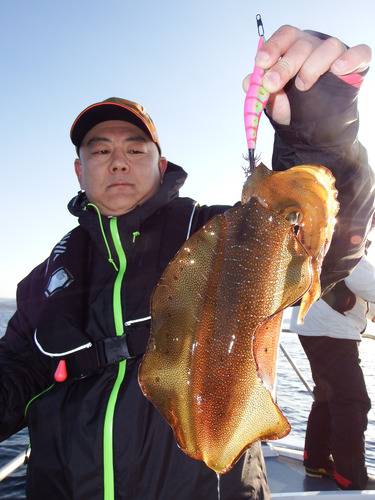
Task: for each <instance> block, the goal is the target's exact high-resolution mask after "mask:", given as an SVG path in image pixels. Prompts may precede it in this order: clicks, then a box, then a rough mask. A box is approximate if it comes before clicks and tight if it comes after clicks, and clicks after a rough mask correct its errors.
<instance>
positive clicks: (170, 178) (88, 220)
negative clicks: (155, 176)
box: [68, 162, 187, 246]
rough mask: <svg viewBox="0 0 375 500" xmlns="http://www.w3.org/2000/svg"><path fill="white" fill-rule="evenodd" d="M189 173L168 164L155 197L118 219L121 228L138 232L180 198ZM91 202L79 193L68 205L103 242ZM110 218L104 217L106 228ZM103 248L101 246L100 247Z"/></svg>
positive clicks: (93, 235)
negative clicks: (153, 217) (155, 214)
mask: <svg viewBox="0 0 375 500" xmlns="http://www.w3.org/2000/svg"><path fill="white" fill-rule="evenodd" d="M186 177H187V173H186V172H185V171H184V170H183V169H182V168H181V167H179V166H178V165H175V164H174V163H171V162H168V168H167V170H166V172H165V174H164V177H163V183H162V184H161V185H160V188H159V190H158V191H157V192H156V193H155V195H154V196H153V197H152V198H150V199H149V200H147V201H146V202H145V203H144V204H142V205H139V206H137V207H136V208H134V209H133V210H132V211H131V212H128V213H126V214H124V215H121V216H119V217H117V220H118V224H119V227H120V228H126V231H130V232H133V231H137V230H139V228H140V227H141V225H142V223H143V222H144V221H145V220H146V219H148V218H149V217H150V216H151V215H152V214H153V213H155V212H156V211H157V210H158V209H160V208H162V207H163V206H165V205H167V204H168V203H169V202H170V201H172V200H173V199H174V198H176V197H178V193H179V189H180V187H181V186H182V185H183V184H184V182H185V180H186ZM88 203H89V200H88V199H87V197H86V194H85V193H84V192H79V193H78V195H77V196H75V197H74V198H73V199H72V200H71V201H70V202H69V204H68V210H69V212H70V213H71V214H72V215H74V216H75V217H78V219H79V223H80V225H81V226H82V227H83V228H84V229H86V230H87V231H88V232H89V234H90V236H91V237H92V238H93V239H94V240H96V241H97V240H98V237H99V238H100V240H101V236H100V235H99V232H98V216H97V214H96V213H95V211H94V210H88V209H87V204H88ZM109 219H110V218H109V217H106V216H102V221H103V225H104V228H105V229H106V228H107V227H108V225H109ZM100 246H101V245H100Z"/></svg>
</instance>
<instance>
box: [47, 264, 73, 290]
mask: <svg viewBox="0 0 375 500" xmlns="http://www.w3.org/2000/svg"><path fill="white" fill-rule="evenodd" d="M73 280H74V278H73V276H72V275H71V274H70V273H69V271H68V270H67V269H65V268H63V267H60V268H59V269H56V271H54V272H53V273H52V274H51V276H50V278H49V280H48V285H47V288H46V289H45V290H44V295H45V296H46V297H50V296H51V295H53V294H54V293H56V292H58V291H59V290H62V289H63V288H67V287H68V286H69V285H70V284H71V283H72V281H73Z"/></svg>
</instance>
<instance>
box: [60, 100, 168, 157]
mask: <svg viewBox="0 0 375 500" xmlns="http://www.w3.org/2000/svg"><path fill="white" fill-rule="evenodd" d="M108 120H123V121H126V122H129V123H132V124H133V125H136V126H137V127H139V128H140V129H142V130H143V131H144V132H146V134H147V135H149V136H150V138H151V139H152V140H153V141H154V143H155V144H156V145H157V147H158V149H159V152H161V148H160V143H159V138H158V134H157V132H156V127H155V125H154V122H153V121H152V119H151V117H150V116H149V115H148V114H147V113H146V110H145V109H144V107H143V106H141V104H138V103H136V102H134V101H128V100H127V99H121V98H120V97H110V98H109V99H105V100H104V101H101V102H97V103H95V104H92V105H91V106H89V107H87V108H86V109H84V110H83V111H82V112H81V113H80V114H79V115H78V116H77V118H76V119H75V120H74V123H73V125H72V128H71V129H70V138H71V140H72V143H73V144H74V145H75V147H76V149H77V152H78V150H79V148H80V146H81V143H82V141H83V138H84V137H85V135H86V134H87V132H88V131H89V130H91V129H92V128H93V127H94V126H95V125H97V124H98V123H101V122H105V121H108Z"/></svg>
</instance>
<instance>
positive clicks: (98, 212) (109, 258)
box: [87, 203, 134, 272]
mask: <svg viewBox="0 0 375 500" xmlns="http://www.w3.org/2000/svg"><path fill="white" fill-rule="evenodd" d="M87 206H88V207H93V208H95V210H96V213H97V215H98V219H99V225H100V229H101V231H102V236H103V240H104V244H105V246H106V248H107V253H108V262H109V263H110V264H112V266H113V267H114V268H115V270H116V271H117V272H118V267H117V266H116V263H115V261H114V260H113V258H112V254H111V249H110V248H109V245H108V241H107V237H106V235H105V232H104V227H103V221H102V214H101V213H100V211H99V209H98V207H97V206H96V205H94V204H93V203H88V204H87ZM133 236H134V235H133ZM133 242H134V240H133Z"/></svg>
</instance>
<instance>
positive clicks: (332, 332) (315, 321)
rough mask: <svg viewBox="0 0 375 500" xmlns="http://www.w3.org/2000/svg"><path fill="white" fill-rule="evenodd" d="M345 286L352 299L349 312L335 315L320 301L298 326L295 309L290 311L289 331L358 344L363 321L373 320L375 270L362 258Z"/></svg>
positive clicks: (346, 279) (365, 323) (363, 327)
mask: <svg viewBox="0 0 375 500" xmlns="http://www.w3.org/2000/svg"><path fill="white" fill-rule="evenodd" d="M345 284H346V286H347V287H348V288H349V289H350V290H351V291H352V292H353V293H354V294H355V295H356V302H355V305H354V307H353V308H352V309H350V310H348V311H345V312H344V313H339V312H337V311H335V310H334V309H332V307H330V306H329V305H328V304H327V303H326V302H325V301H324V300H321V299H320V300H318V301H317V302H315V304H313V305H312V307H311V309H310V310H309V312H308V313H307V315H306V317H305V321H304V324H303V325H298V324H297V315H298V307H292V315H291V319H290V329H291V330H292V331H293V332H296V333H298V334H299V335H307V336H314V337H321V336H326V337H333V338H338V339H350V340H361V333H363V332H364V330H365V329H366V326H367V319H369V320H371V321H372V320H373V319H374V317H375V267H374V266H373V265H372V264H371V262H370V261H369V260H368V259H367V258H366V257H363V258H362V259H361V260H360V261H359V263H358V265H357V266H356V267H355V268H354V269H353V271H352V273H351V274H350V275H349V276H348V277H347V278H345Z"/></svg>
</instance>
